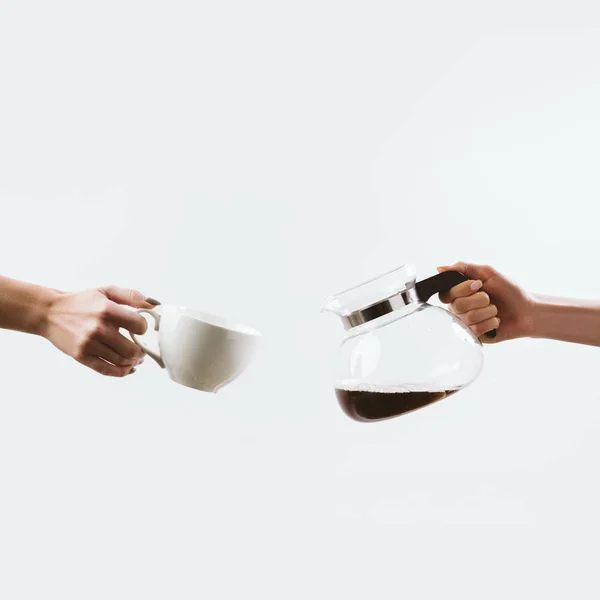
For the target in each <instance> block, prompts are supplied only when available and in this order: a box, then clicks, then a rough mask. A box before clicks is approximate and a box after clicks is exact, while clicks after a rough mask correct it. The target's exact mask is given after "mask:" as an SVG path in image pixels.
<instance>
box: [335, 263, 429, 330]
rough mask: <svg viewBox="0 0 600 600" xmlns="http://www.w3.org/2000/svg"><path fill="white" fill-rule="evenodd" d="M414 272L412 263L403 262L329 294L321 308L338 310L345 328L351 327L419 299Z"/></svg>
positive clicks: (337, 312)
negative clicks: (340, 290) (332, 294)
mask: <svg viewBox="0 0 600 600" xmlns="http://www.w3.org/2000/svg"><path fill="white" fill-rule="evenodd" d="M415 281H416V275H415V270H414V268H413V267H412V266H411V265H402V266H400V267H397V268H396V269H393V270H391V271H388V272H387V273H384V274H382V275H378V276H377V277H373V278H372V279H369V280H367V281H365V282H363V283H361V284H359V285H357V286H354V287H352V288H349V289H347V290H345V291H343V292H340V293H339V294H336V295H335V296H333V297H331V298H330V299H329V300H328V301H327V302H326V303H325V305H324V307H323V310H324V311H329V312H333V313H335V314H337V315H338V316H339V317H340V318H341V319H342V322H343V324H344V328H345V329H351V328H353V327H357V326H358V325H362V324H364V323H367V322H369V321H372V320H373V319H377V318H378V317H381V316H383V315H385V314H387V313H390V312H392V311H395V310H398V309H399V308H401V307H403V306H406V305H408V304H411V303H414V302H419V297H418V294H417V291H416V290H415Z"/></svg>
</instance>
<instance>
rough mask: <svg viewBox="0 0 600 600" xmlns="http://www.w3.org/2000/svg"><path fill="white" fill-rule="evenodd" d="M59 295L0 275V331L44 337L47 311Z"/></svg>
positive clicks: (54, 291)
mask: <svg viewBox="0 0 600 600" xmlns="http://www.w3.org/2000/svg"><path fill="white" fill-rule="evenodd" d="M59 294H60V292H59V291H57V290H53V289H50V288H45V287H42V286H39V285H34V284H31V283H25V282H22V281H16V280H15V279H9V278H8V277H2V276H1V275H0V329H13V330H15V331H22V332H24V333H32V334H35V335H44V332H45V328H46V320H47V314H48V310H49V308H50V306H51V305H52V301H53V300H54V298H56V296H57V295H59Z"/></svg>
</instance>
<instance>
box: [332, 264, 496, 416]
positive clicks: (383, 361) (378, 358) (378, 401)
mask: <svg viewBox="0 0 600 600" xmlns="http://www.w3.org/2000/svg"><path fill="white" fill-rule="evenodd" d="M466 279H467V278H466V277H465V276H464V275H462V274H461V273H457V272H454V271H447V272H444V273H440V274H438V275H435V276H433V277H430V278H429V279H424V280H423V281H419V282H417V281H416V276H415V272H414V269H413V268H412V267H411V266H409V265H404V266H401V267H399V268H397V269H395V270H393V271H390V272H389V273H386V274H384V275H381V276H379V277H376V278H374V279H371V280H370V281H367V282H365V283H363V284H361V285H359V286H357V287H354V288H351V289H349V290H346V291H344V292H342V293H340V294H337V295H336V296H333V297H332V298H330V299H329V300H328V301H327V302H326V304H325V306H324V307H323V310H324V311H329V312H333V313H335V314H336V315H338V316H339V317H341V319H342V322H343V324H344V328H345V330H346V334H345V336H344V339H343V340H342V344H341V347H340V350H339V356H338V364H337V373H336V379H335V392H336V395H337V398H338V401H339V403H340V406H341V407H342V409H343V410H344V412H345V413H346V414H347V415H348V416H349V417H350V418H352V419H355V420H356V421H362V422H370V421H380V420H383V419H390V418H392V417H396V416H399V415H402V414H405V413H408V412H411V411H413V410H416V409H418V408H422V407H424V406H427V405H429V404H431V403H433V402H436V401H438V400H441V399H443V398H446V397H447V396H449V395H451V394H453V393H455V392H457V391H458V390H461V389H462V388H464V387H466V386H467V385H469V384H470V383H472V382H473V381H475V379H477V377H478V376H479V373H480V372H481V369H482V367H483V351H482V345H481V342H480V341H479V340H478V339H477V338H476V337H475V336H474V335H473V333H472V332H471V330H470V329H469V328H468V327H467V326H465V325H464V324H463V323H462V322H461V321H459V320H458V319H457V318H456V317H454V315H452V314H451V313H450V312H448V311H447V310H445V309H443V308H440V307H437V306H433V305H431V304H428V300H429V299H430V298H431V297H432V296H433V295H434V294H437V293H440V292H444V291H447V290H449V289H450V288H452V287H454V286H455V285H457V284H459V283H461V282H463V281H466ZM494 333H495V332H492V333H491V334H490V335H494Z"/></svg>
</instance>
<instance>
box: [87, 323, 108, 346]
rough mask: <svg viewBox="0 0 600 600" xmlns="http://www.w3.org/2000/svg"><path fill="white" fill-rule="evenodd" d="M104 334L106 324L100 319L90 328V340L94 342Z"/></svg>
mask: <svg viewBox="0 0 600 600" xmlns="http://www.w3.org/2000/svg"><path fill="white" fill-rule="evenodd" d="M103 333H104V323H103V322H102V320H100V319H98V320H97V321H95V322H94V323H93V325H92V327H91V328H90V331H89V333H88V336H87V337H88V340H90V341H91V340H93V339H95V338H97V337H99V336H101V335H102V334H103Z"/></svg>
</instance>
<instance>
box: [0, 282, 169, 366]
mask: <svg viewBox="0 0 600 600" xmlns="http://www.w3.org/2000/svg"><path fill="white" fill-rule="evenodd" d="M157 304H159V302H157V301H156V300H153V299H152V298H146V297H145V296H144V295H143V294H142V293H140V292H138V291H136V290H130V289H123V288H117V287H114V286H108V287H99V288H95V289H91V290H84V291H81V292H61V291H59V290H54V289H50V288H45V287H42V286H39V285H34V284H31V283H25V282H22V281H17V280H14V279H9V278H8V277H2V276H0V329H12V330H15V331H21V332H23V333H30V334H34V335H39V336H42V337H44V338H46V339H47V340H49V341H50V342H51V343H52V344H53V345H54V346H56V347H57V348H58V349H59V350H61V351H62V352H64V353H65V354H67V355H69V356H71V357H72V358H74V359H75V360H77V361H78V362H80V363H81V364H83V365H85V366H87V367H89V368H91V369H94V370H95V371H98V372H99V373H101V374H102V375H110V376H112V377H123V376H125V375H129V374H130V373H133V372H134V371H135V366H136V365H137V364H139V363H140V362H141V361H142V360H143V356H144V355H143V352H142V350H141V349H140V348H139V347H138V346H137V345H136V344H134V343H133V342H132V341H131V340H129V339H127V338H126V337H125V336H124V335H122V334H121V333H120V329H126V330H128V331H129V332H131V333H136V334H138V335H142V334H143V333H144V332H145V331H146V329H147V323H146V321H145V319H144V318H143V317H142V316H141V315H139V314H137V313H136V312H134V311H132V310H129V309H128V308H126V306H130V307H135V308H153V307H154V306H156V305H157ZM123 305H125V306H123Z"/></svg>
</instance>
